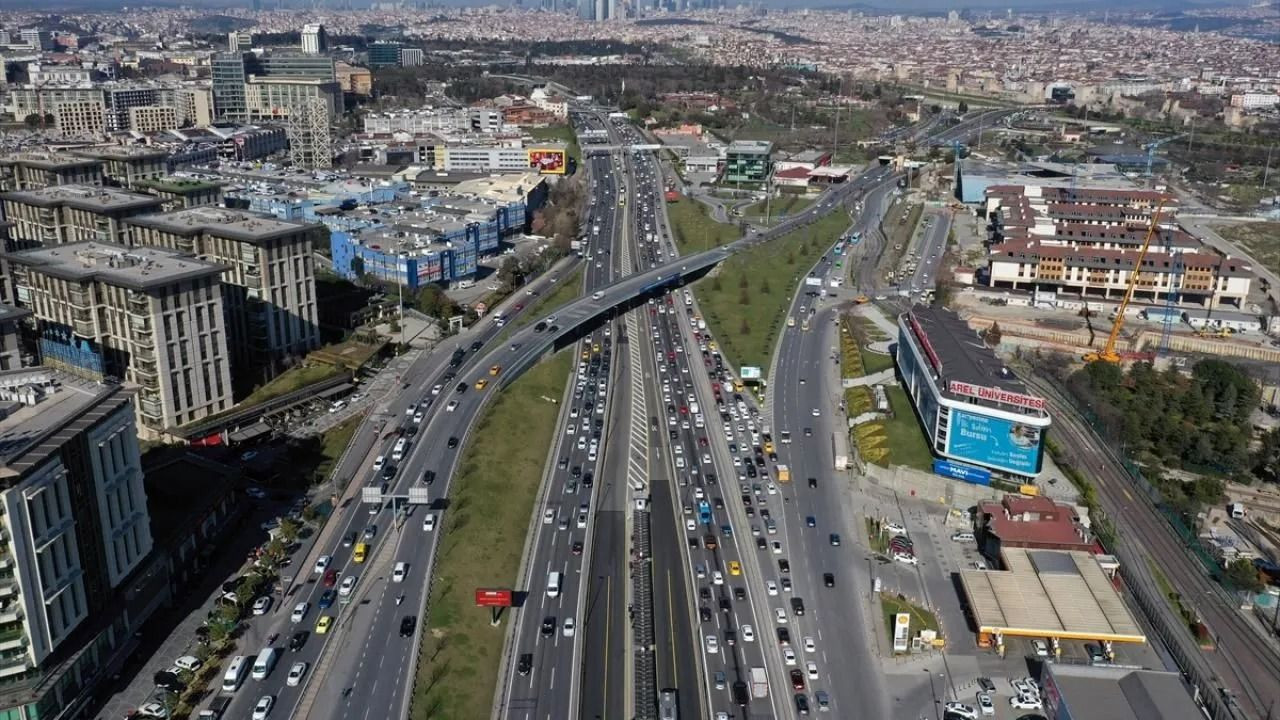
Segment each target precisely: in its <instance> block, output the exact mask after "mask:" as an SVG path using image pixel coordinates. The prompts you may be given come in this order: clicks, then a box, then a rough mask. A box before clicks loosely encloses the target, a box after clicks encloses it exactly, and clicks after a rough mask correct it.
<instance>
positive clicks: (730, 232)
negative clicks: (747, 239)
mask: <svg viewBox="0 0 1280 720" xmlns="http://www.w3.org/2000/svg"><path fill="white" fill-rule="evenodd" d="M667 217H668V218H669V219H670V220H671V232H672V234H673V235H674V236H675V241H676V247H677V248H678V249H679V250H680V254H681V255H687V254H689V253H692V252H698V251H699V250H708V249H710V248H713V247H720V246H721V245H725V244H727V243H731V242H733V241H734V240H737V239H738V238H740V237H742V233H741V232H740V231H739V230H738V226H737V225H733V224H729V223H721V222H716V221H715V219H714V218H712V217H711V211H710V209H709V208H707V206H706V205H703V204H702V203H700V202H698V201H697V200H691V199H689V198H687V197H681V198H680V199H679V200H676V201H675V202H672V203H667Z"/></svg>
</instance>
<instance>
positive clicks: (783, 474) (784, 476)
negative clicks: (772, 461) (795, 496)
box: [778, 465, 791, 483]
mask: <svg viewBox="0 0 1280 720" xmlns="http://www.w3.org/2000/svg"><path fill="white" fill-rule="evenodd" d="M778 482H782V483H786V482H791V468H789V467H787V466H786V465H779V466H778Z"/></svg>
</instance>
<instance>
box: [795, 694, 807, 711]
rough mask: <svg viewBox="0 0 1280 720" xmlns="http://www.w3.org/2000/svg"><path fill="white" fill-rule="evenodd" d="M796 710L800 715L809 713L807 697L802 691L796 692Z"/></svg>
mask: <svg viewBox="0 0 1280 720" xmlns="http://www.w3.org/2000/svg"><path fill="white" fill-rule="evenodd" d="M796 712H798V713H800V714H801V715H808V714H809V698H808V697H806V696H805V694H804V693H796Z"/></svg>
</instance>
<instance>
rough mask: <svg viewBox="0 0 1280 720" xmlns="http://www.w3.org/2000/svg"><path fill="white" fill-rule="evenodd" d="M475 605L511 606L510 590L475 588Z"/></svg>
mask: <svg viewBox="0 0 1280 720" xmlns="http://www.w3.org/2000/svg"><path fill="white" fill-rule="evenodd" d="M476 607H511V591H510V590H495V589H493V588H487V589H486V588H477V589H476Z"/></svg>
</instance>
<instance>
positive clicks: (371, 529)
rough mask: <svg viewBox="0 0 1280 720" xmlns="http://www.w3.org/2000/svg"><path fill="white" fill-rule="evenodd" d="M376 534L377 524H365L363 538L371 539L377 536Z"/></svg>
mask: <svg viewBox="0 0 1280 720" xmlns="http://www.w3.org/2000/svg"><path fill="white" fill-rule="evenodd" d="M377 535H378V526H377V525H373V524H371V525H367V526H366V527H365V529H364V539H365V540H372V539H374V538H375V537H377Z"/></svg>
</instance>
